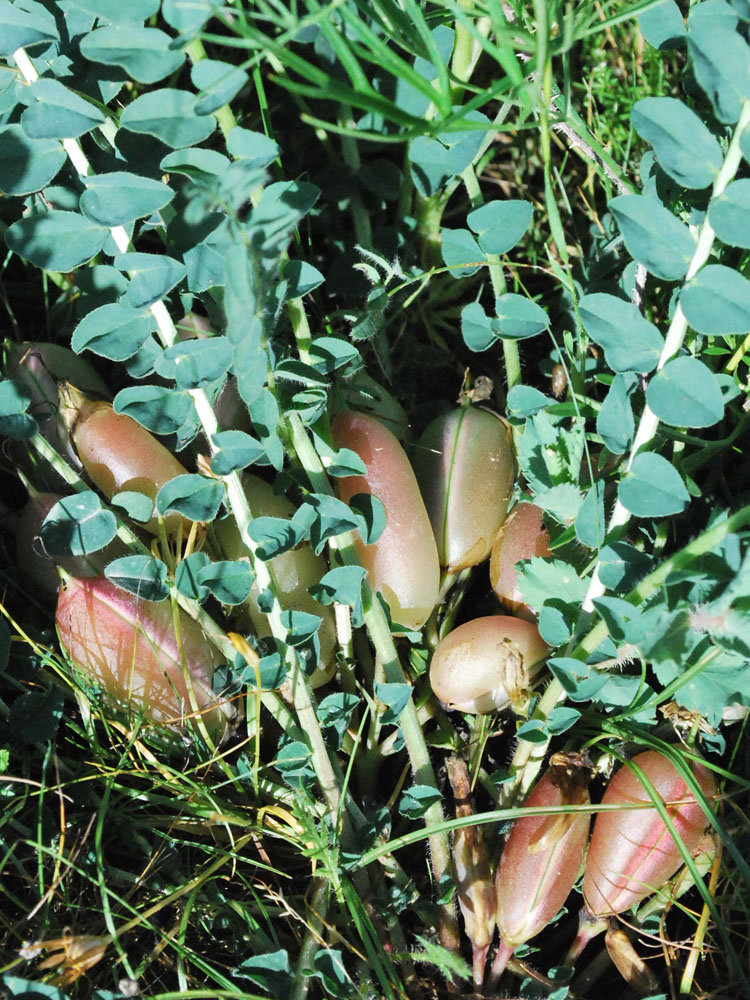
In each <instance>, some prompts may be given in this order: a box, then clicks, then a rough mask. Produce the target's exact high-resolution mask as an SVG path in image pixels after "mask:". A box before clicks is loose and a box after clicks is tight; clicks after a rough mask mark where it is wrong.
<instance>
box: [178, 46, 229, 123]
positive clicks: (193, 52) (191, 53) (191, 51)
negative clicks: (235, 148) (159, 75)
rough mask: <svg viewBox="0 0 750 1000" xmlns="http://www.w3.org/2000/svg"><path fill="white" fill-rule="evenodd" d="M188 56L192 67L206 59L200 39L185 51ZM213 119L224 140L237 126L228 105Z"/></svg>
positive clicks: (223, 105) (215, 112)
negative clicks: (217, 124)
mask: <svg viewBox="0 0 750 1000" xmlns="http://www.w3.org/2000/svg"><path fill="white" fill-rule="evenodd" d="M185 51H186V52H187V55H188V59H189V60H190V62H191V63H193V65H195V64H196V63H197V62H200V61H201V60H202V59H206V58H207V55H206V50H205V48H204V47H203V42H202V41H201V40H200V38H194V39H193V40H192V41H191V42H190V43H189V44H188V46H187V48H186V49H185ZM213 114H214V117H215V118H216V121H217V122H218V123H219V128H220V129H221V132H222V135H223V136H224V138H225V139H226V137H227V136H228V135H229V133H230V132H231V131H232V129H233V128H234V127H235V125H236V124H237V119H236V118H235V117H234V112H233V111H232V109H231V108H230V106H229V105H228V104H222V106H221V107H220V108H218V109H217V110H216V111H214V113H213Z"/></svg>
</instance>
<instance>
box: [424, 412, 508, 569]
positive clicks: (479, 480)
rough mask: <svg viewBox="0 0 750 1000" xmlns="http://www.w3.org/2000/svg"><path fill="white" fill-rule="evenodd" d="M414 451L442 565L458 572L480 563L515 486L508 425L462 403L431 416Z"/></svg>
mask: <svg viewBox="0 0 750 1000" xmlns="http://www.w3.org/2000/svg"><path fill="white" fill-rule="evenodd" d="M414 455H415V458H414V471H415V472H416V474H417V480H418V482H419V486H420V489H421V490H422V496H423V497H424V501H425V506H426V507H427V512H428V514H429V515H430V521H431V522H432V529H433V531H434V532H435V538H436V539H437V546H438V555H439V557H440V564H441V565H442V566H445V567H446V568H447V569H448V570H449V571H450V572H457V571H458V570H462V569H466V568H467V567H469V566H475V565H476V564H477V563H480V562H482V561H483V560H484V559H486V558H487V556H488V555H489V554H490V549H491V547H492V539H493V538H494V537H495V535H496V533H497V531H498V529H499V528H500V526H501V525H502V523H503V521H504V520H505V516H506V514H507V513H508V503H509V501H510V494H511V490H512V489H513V478H514V474H515V468H514V464H515V463H514V460H513V448H512V445H511V435H510V430H509V428H508V425H507V424H506V423H505V421H504V420H502V419H501V418H500V417H497V416H495V414H494V413H490V411H489V410H480V409H477V408H475V407H471V406H469V407H466V406H464V407H462V408H461V409H458V410H453V411H451V412H450V413H445V414H443V416H441V417H438V418H437V420H433V421H432V423H431V424H430V425H429V426H428V427H427V429H426V430H425V431H424V433H423V434H422V436H421V437H420V439H419V442H418V444H417V447H416V449H415V452H414Z"/></svg>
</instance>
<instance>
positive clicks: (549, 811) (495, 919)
mask: <svg viewBox="0 0 750 1000" xmlns="http://www.w3.org/2000/svg"><path fill="white" fill-rule="evenodd" d="M589 766H590V762H589V761H588V760H587V759H586V757H585V755H581V754H562V753H561V754H554V755H553V756H552V758H551V760H550V766H549V769H548V770H547V772H546V774H545V775H544V776H543V777H542V778H541V779H540V780H539V781H538V782H537V784H536V785H535V786H534V788H533V789H532V790H531V792H530V794H529V795H528V797H527V799H526V801H525V803H524V810H528V811H529V812H528V814H527V815H526V814H525V815H523V816H521V817H519V818H518V819H516V820H515V821H514V822H513V825H512V826H511V828H510V831H509V833H508V836H507V839H506V841H505V846H504V848H503V851H502V854H501V856H500V861H499V864H498V866H497V870H496V873H495V878H494V882H493V880H492V879H491V876H490V867H489V863H488V861H487V859H486V852H485V851H484V850H483V849H482V847H481V846H480V847H479V849H477V846H476V838H475V837H474V836H467V831H463V830H462V831H459V835H457V837H456V839H455V840H454V845H453V851H454V858H455V862H456V864H455V867H456V876H457V880H458V896H459V902H460V904H461V909H462V912H463V914H464V923H465V928H466V931H467V935H468V936H469V938H470V940H471V942H472V944H473V947H474V977H475V980H476V983H477V986H481V985H482V982H483V980H484V966H485V958H486V955H487V951H488V949H489V946H490V944H491V942H492V940H493V938H494V933H495V927H497V929H498V930H499V933H500V944H499V946H498V948H497V951H496V954H495V959H494V962H493V965H492V969H491V972H490V974H489V978H488V986H489V989H490V991H494V989H495V987H496V985H497V982H498V980H499V978H500V976H501V975H502V973H503V971H504V969H505V966H506V964H507V962H508V960H509V959H510V957H511V956H512V955H513V953H514V951H515V950H516V949H517V948H518V947H519V946H520V945H522V944H525V943H526V942H527V941H529V940H531V938H533V937H535V936H536V935H537V934H539V932H540V931H542V930H543V929H544V928H545V927H546V926H547V925H548V924H549V923H550V921H551V920H552V919H553V918H554V917H555V916H556V914H557V913H558V912H559V911H560V909H561V908H562V907H563V905H564V904H565V902H566V900H567V898H568V896H569V895H570V893H571V891H572V889H573V887H574V885H575V884H576V882H577V880H578V878H579V876H580V873H581V871H582V870H583V883H582V891H583V900H584V907H583V910H582V911H581V922H580V930H579V934H578V937H577V939H576V941H575V942H574V944H573V946H572V948H571V950H570V953H569V961H570V962H571V964H572V962H573V961H574V960H575V958H576V957H577V956H578V955H579V954H580V952H581V951H582V950H583V948H584V947H585V946H586V944H587V943H588V942H589V940H591V938H592V937H593V936H595V935H596V934H597V933H600V932H601V931H603V930H605V929H606V928H607V925H608V918H611V917H613V916H615V915H617V914H620V913H624V912H625V911H626V910H630V909H631V908H632V907H634V906H636V905H637V904H638V903H640V902H641V901H642V900H644V899H645V898H646V897H647V896H650V895H651V894H652V893H654V892H657V891H658V890H660V889H661V888H662V887H663V886H664V885H665V884H666V883H667V882H668V881H669V879H671V878H672V876H673V875H674V874H675V872H676V871H677V870H678V869H679V868H680V867H681V866H682V864H683V859H684V853H683V852H685V853H687V854H688V855H692V854H694V853H695V852H696V851H697V850H698V849H699V846H702V845H703V843H704V833H705V831H706V827H707V826H708V824H709V816H710V813H711V810H712V804H713V801H714V799H715V797H716V791H717V790H716V784H715V781H714V779H713V776H712V774H711V772H710V771H709V770H708V769H707V768H706V767H705V766H704V765H703V764H702V763H700V762H699V761H697V760H694V761H692V763H691V764H690V765H688V764H687V763H685V764H684V765H683V766H681V767H680V768H678V767H677V766H676V765H675V763H674V762H673V761H672V760H671V759H670V758H669V757H668V756H666V755H665V754H664V753H661V752H659V751H657V750H646V751H644V752H642V753H639V754H637V755H636V756H635V757H633V758H632V759H631V760H630V761H628V762H626V763H625V764H623V765H622V766H621V767H620V768H619V770H618V771H617V772H616V773H615V775H614V777H613V778H612V779H611V780H610V782H609V784H608V786H607V789H606V791H605V793H604V796H603V798H602V801H601V804H600V805H599V806H593V807H592V806H591V803H590V798H589V792H588V778H589V774H588V767H589ZM696 790H697V795H696ZM701 799H702V801H701ZM655 802H659V803H660V804H661V806H662V810H661V811H660V810H659V809H658V808H657V806H656V805H655V804H654V803H655ZM592 809H593V810H599V811H598V814H597V816H596V819H595V822H594V829H593V833H592V835H591V838H590V840H589V828H590V825H591V812H592ZM535 810H540V812H538V813H536V814H535V812H534V811H535ZM665 816H666V819H665ZM479 914H481V918H480V919H478V915H479Z"/></svg>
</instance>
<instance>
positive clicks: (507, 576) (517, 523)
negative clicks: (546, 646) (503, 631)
mask: <svg viewBox="0 0 750 1000" xmlns="http://www.w3.org/2000/svg"><path fill="white" fill-rule="evenodd" d="M549 554H550V549H549V535H548V534H547V532H546V531H545V528H544V524H543V522H542V511H541V509H540V508H539V507H537V506H535V505H534V504H532V503H520V504H518V505H517V506H516V507H515V508H514V509H513V512H512V513H511V515H510V517H509V518H508V520H507V521H506V522H505V524H504V525H503V527H502V528H501V530H500V533H499V534H498V535H497V537H496V538H495V541H494V543H493V545H492V555H491V556H490V583H491V584H492V589H493V590H494V591H495V595H496V597H497V599H498V601H500V603H501V604H502V605H503V607H505V608H507V609H508V611H511V612H512V613H513V614H514V615H518V617H519V618H526V619H527V620H529V621H531V620H532V619H534V618H535V615H534V613H533V611H532V610H531V609H530V608H529V606H528V605H527V604H524V602H523V595H522V594H521V591H520V590H519V589H518V582H517V579H518V578H517V573H516V564H517V563H518V562H520V561H521V560H522V559H532V558H533V557H534V556H548V555H549Z"/></svg>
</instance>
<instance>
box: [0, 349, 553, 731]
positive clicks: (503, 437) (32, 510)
mask: <svg viewBox="0 0 750 1000" xmlns="http://www.w3.org/2000/svg"><path fill="white" fill-rule="evenodd" d="M7 369H8V371H9V374H11V375H12V376H13V377H15V378H17V379H20V380H21V381H22V382H24V383H25V384H26V387H27V389H28V390H29V392H30V394H31V396H32V400H33V402H32V408H31V412H32V413H33V414H34V415H35V416H36V417H37V418H38V420H39V423H40V428H41V431H42V433H43V434H44V436H46V437H47V438H48V439H49V440H50V441H51V442H52V444H53V445H54V446H55V447H56V448H57V450H58V451H60V452H61V453H62V454H63V455H65V457H66V458H67V460H68V461H69V462H71V463H73V464H75V465H77V466H78V468H79V469H82V470H83V471H84V472H85V475H86V476H87V477H88V479H89V481H90V482H91V483H92V484H93V486H94V487H95V488H96V489H98V490H99V491H100V493H101V494H103V496H104V497H106V498H107V499H108V500H109V499H111V498H112V497H113V496H115V495H116V494H118V493H120V492H123V491H136V492H138V493H141V494H144V495H146V496H147V497H149V498H150V499H151V500H154V499H155V497H156V494H157V493H158V491H159V489H160V488H161V487H162V486H163V485H164V484H165V483H166V482H168V481H169V480H171V479H173V478H174V477H176V476H179V475H182V474H185V473H186V472H187V471H188V470H187V469H186V468H185V467H184V466H183V464H182V463H181V462H180V461H179V460H178V459H177V458H176V457H175V456H174V455H173V454H172V453H171V452H170V451H169V450H168V449H167V448H166V447H165V446H164V445H163V444H162V443H161V442H160V441H159V440H157V438H155V437H154V436H153V435H152V434H151V433H150V432H149V431H148V430H146V429H145V428H144V427H142V426H141V425H140V424H138V423H137V422H136V421H134V420H133V419H131V418H130V417H128V416H126V415H124V414H119V413H117V412H115V410H114V409H113V407H112V405H111V403H109V402H108V401H107V400H106V398H103V397H105V396H106V392H107V390H106V386H105V385H104V384H103V383H102V382H101V380H100V379H99V378H98V376H97V375H96V373H95V372H94V371H93V369H91V368H90V366H89V365H88V364H87V363H86V362H85V361H84V360H83V359H81V358H80V357H77V356H76V355H73V354H72V352H69V351H67V350H66V349H64V348H61V347H59V346H57V345H47V344H26V345H14V347H13V349H12V351H11V356H10V358H9V359H8V365H7ZM74 383H77V385H76V384H74ZM78 385H83V386H84V387H85V388H86V389H88V390H89V393H90V394H89V393H87V392H84V391H82V390H81V389H79V388H78V387H77V386H78ZM93 394H95V395H93ZM219 403H220V404H221V400H220V401H219ZM332 438H333V444H334V446H335V447H336V448H350V449H351V450H352V451H354V452H356V453H357V454H358V455H359V456H360V458H361V459H362V461H363V464H364V466H365V468H366V474H365V475H363V476H348V477H344V478H340V479H338V480H337V481H336V485H337V487H338V492H339V496H340V498H341V499H342V500H343V501H345V502H346V501H349V500H350V499H351V497H352V496H354V495H356V494H361V493H366V494H372V495H374V496H376V497H377V498H378V499H379V500H380V501H381V502H382V504H383V507H384V509H385V516H386V527H385V529H384V531H383V532H382V534H381V536H380V538H379V539H378V540H377V541H376V542H375V543H374V544H371V545H365V544H364V543H361V542H360V543H359V545H358V550H359V556H360V559H361V561H362V564H363V566H364V567H365V568H366V569H367V571H368V574H369V579H370V583H371V586H372V588H373V590H375V591H378V592H379V593H381V594H382V595H383V597H384V598H385V599H386V601H387V602H388V605H389V607H390V611H391V616H392V619H393V621H394V622H396V623H398V624H399V625H402V626H403V627H404V629H418V628H421V627H422V625H424V623H425V621H426V620H427V618H428V617H429V616H430V615H431V614H432V613H433V610H434V609H435V607H436V606H437V605H438V603H439V601H440V600H441V596H442V595H441V567H442V568H443V569H444V570H445V571H446V572H447V573H448V574H456V573H459V572H460V571H462V570H464V569H467V568H468V567H471V566H473V565H476V564H478V563H480V562H482V561H484V560H486V559H487V557H488V556H490V555H491V560H490V565H491V573H492V582H493V586H494V588H495V590H496V592H497V594H498V597H499V598H500V600H501V601H502V602H503V603H504V604H505V606H506V608H509V609H512V610H514V611H516V612H517V615H516V616H515V617H511V616H509V615H506V614H497V615H492V616H487V617H483V618H479V619H475V620H474V621H471V622H468V623H466V624H465V625H462V626H461V627H459V628H457V629H455V630H454V631H453V632H451V633H449V634H448V635H447V636H446V638H445V639H444V640H443V641H442V642H441V643H440V645H439V647H438V649H437V650H436V653H435V655H434V657H433V661H432V668H431V674H430V680H431V683H432V686H433V690H434V692H435V694H436V696H437V697H438V699H439V700H440V701H441V702H442V703H443V704H445V705H446V706H447V707H449V708H455V709H459V710H462V711H468V712H487V711H494V710H495V709H498V708H504V707H506V706H507V705H508V704H509V703H511V702H514V703H515V701H516V700H517V699H518V701H519V702H520V701H522V699H523V697H524V694H525V692H526V689H527V687H528V685H529V683H530V681H531V678H532V677H533V671H534V669H535V668H536V666H537V665H538V664H539V663H540V662H541V661H542V660H543V659H544V657H545V655H546V653H547V647H546V645H545V644H544V642H543V641H542V640H541V638H540V636H539V633H538V631H537V629H536V626H535V625H534V624H533V621H530V620H528V619H529V618H530V617H531V616H530V615H529V613H528V610H527V609H525V608H524V606H523V605H522V604H521V602H520V597H519V595H518V593H517V591H516V589H515V562H516V561H517V560H518V559H521V558H528V557H529V556H532V555H537V554H545V553H546V552H547V551H548V549H547V537H546V534H545V532H544V528H543V525H542V522H541V513H540V512H539V511H538V509H537V508H535V507H533V506H532V505H531V504H528V503H524V504H519V505H517V506H516V509H515V510H514V512H513V514H512V515H511V517H510V518H509V519H508V520H507V523H506V515H507V511H508V506H509V503H510V499H511V493H512V489H513V482H514V471H515V470H514V459H513V452H512V447H511V437H510V432H509V428H508V426H507V425H506V423H505V422H504V421H503V420H502V419H501V418H500V417H498V416H496V415H495V414H494V413H491V412H490V411H488V410H484V409H479V408H475V407H472V406H466V407H462V408H460V409H457V410H454V411H451V412H449V413H446V414H444V415H443V416H441V417H439V418H438V419H436V420H435V421H433V423H431V424H430V425H429V426H428V427H427V429H426V430H425V432H424V434H423V435H422V436H421V438H420V439H419V441H418V442H417V443H416V445H415V447H414V449H413V452H412V460H411V461H410V459H409V458H408V457H407V454H406V452H405V450H404V448H403V447H402V446H401V444H400V443H399V441H398V439H397V438H396V436H395V435H394V434H393V433H392V432H391V431H390V430H389V429H388V428H387V427H386V426H385V425H384V424H383V423H381V422H380V421H378V420H377V419H376V418H375V417H373V416H370V415H367V414H364V413H358V412H356V411H353V410H346V411H343V412H341V413H339V414H338V415H337V416H336V417H335V418H334V420H333V423H332ZM243 485H244V487H245V491H246V496H247V499H248V503H249V507H250V511H251V514H252V516H253V517H258V516H272V517H280V518H286V519H289V518H291V516H292V515H293V513H294V510H295V508H294V505H293V504H292V503H291V501H290V500H288V499H287V498H286V497H284V496H278V495H276V494H275V493H274V491H273V488H272V487H271V486H270V485H269V484H268V483H266V482H265V481H263V480H262V479H260V478H258V477H257V476H253V475H250V474H245V476H244V477H243ZM58 499H59V495H56V494H54V493H47V494H45V493H34V494H33V495H32V497H31V499H30V501H29V504H28V505H27V508H26V510H25V511H24V512H23V514H22V516H21V521H20V526H19V531H18V532H17V538H18V546H19V552H18V555H19V565H21V566H22V567H23V568H24V571H25V572H26V573H27V575H30V576H31V578H32V579H33V580H34V582H35V583H38V584H39V586H40V587H42V588H43V589H47V590H50V591H53V592H58V585H59V583H60V581H59V576H58V572H57V567H56V566H55V565H54V564H53V563H52V562H51V561H50V560H49V559H47V558H45V556H44V554H43V553H41V552H40V540H39V534H40V527H41V524H42V522H43V521H44V518H45V516H46V515H47V514H48V513H49V511H50V509H51V508H52V507H53V506H54V504H55V503H56V502H57V500H58ZM208 527H209V531H208V533H207V537H206V538H205V539H204V544H205V545H206V547H207V548H209V551H210V550H211V547H213V552H214V553H215V554H216V555H217V557H219V558H227V559H238V558H243V557H245V556H244V546H243V543H242V539H241V538H240V536H239V533H238V531H237V528H236V526H235V524H234V522H233V520H232V519H231V518H226V519H224V520H222V521H218V522H216V523H215V524H213V525H211V526H208ZM142 528H143V529H144V530H145V532H149V533H151V534H152V535H156V534H157V532H158V522H157V519H156V518H155V517H154V518H152V519H151V520H150V521H148V522H147V523H146V524H144V525H142ZM164 529H165V530H166V531H167V533H171V534H174V533H176V532H177V531H178V530H181V531H182V532H183V534H184V535H185V536H187V534H188V533H189V530H190V523H189V522H188V523H184V521H183V519H182V518H181V517H180V516H179V515H175V514H170V515H168V517H167V519H166V522H165V524H164ZM501 529H502V530H501ZM201 530H203V529H202V528H201ZM118 545H119V543H118V541H117V540H115V542H114V543H112V545H110V546H108V547H107V548H106V549H104V550H102V551H100V552H97V553H94V554H93V555H91V556H88V557H84V558H72V557H68V558H62V559H57V560H56V562H57V563H58V565H60V566H61V567H62V569H63V570H64V571H65V572H64V574H63V582H62V585H61V586H59V597H58V609H57V628H58V633H59V636H60V640H61V642H62V645H63V646H64V648H65V649H66V651H67V653H68V655H69V658H70V659H71V660H72V662H74V663H75V664H76V665H77V666H78V667H79V668H80V670H81V671H82V672H83V673H84V674H85V675H86V676H88V677H90V678H91V679H92V680H93V681H94V682H95V683H96V684H97V685H98V686H99V687H100V688H101V689H102V690H103V691H104V692H105V694H107V695H108V696H109V697H110V698H111V699H112V700H114V701H115V702H116V703H117V704H118V705H120V706H123V707H126V708H127V709H128V710H129V711H130V712H131V714H133V713H134V712H137V713H140V714H142V715H143V717H144V718H145V719H147V720H149V721H153V722H156V723H159V724H164V723H169V724H171V725H177V726H180V725H183V726H184V724H185V722H186V721H187V719H188V718H191V717H192V718H195V717H196V715H201V716H203V717H204V721H208V722H209V723H210V726H211V728H212V729H213V730H217V727H218V731H219V732H223V731H224V730H225V729H226V727H225V723H226V722H227V720H228V719H230V718H231V715H232V712H231V710H230V709H229V706H227V705H226V704H224V703H222V702H221V700H220V699H219V698H217V696H215V695H213V694H212V693H211V680H212V676H213V672H214V666H215V664H216V663H217V662H218V660H219V659H220V657H219V656H218V654H217V652H216V650H215V649H214V648H213V646H212V645H211V643H210V642H209V641H208V639H207V638H206V637H205V636H204V635H203V634H202V632H201V630H200V629H199V628H198V627H197V626H196V625H195V623H194V622H192V621H190V620H189V617H188V616H187V615H185V614H184V613H183V612H176V613H175V616H174V617H175V620H174V621H172V613H171V611H170V610H169V608H168V607H167V606H166V605H163V606H162V605H159V606H157V605H156V604H155V603H153V602H150V601H147V600H144V599H142V598H140V597H138V596H136V595H133V594H131V593H129V592H127V591H124V590H120V589H118V588H117V587H115V586H114V585H113V584H111V583H110V582H108V581H107V579H106V578H105V577H104V576H103V568H104V566H106V565H107V563H108V562H109V561H110V560H111V559H112V558H113V556H116V555H122V554H124V550H123V549H122V548H121V547H118ZM326 570H327V565H326V563H325V561H324V558H323V556H322V555H316V553H315V552H314V551H313V550H312V548H311V547H310V546H309V545H307V544H301V545H298V546H297V547H296V548H295V549H293V550H292V551H290V552H286V553H283V554H281V555H278V556H277V557H275V558H274V559H273V561H272V571H273V575H274V579H275V581H276V585H277V588H278V591H279V598H280V601H281V604H282V606H283V607H285V608H289V609H292V610H301V611H308V612H311V613H314V614H317V615H318V616H320V617H321V618H322V619H323V622H322V625H321V628H320V630H319V639H320V647H321V654H320V666H319V669H318V671H317V672H316V674H315V675H314V676H313V678H312V681H313V685H314V686H317V685H319V684H322V683H325V682H326V681H327V680H329V679H330V678H331V677H332V675H333V672H334V669H335V647H336V632H335V619H334V614H333V611H332V609H331V608H330V607H324V606H321V605H320V604H318V603H317V602H315V601H314V600H313V598H312V597H311V595H310V594H309V590H308V588H310V587H311V586H312V585H313V584H314V583H317V582H318V581H319V580H320V578H321V577H322V576H323V575H324V574H325V572H326ZM230 621H231V625H232V627H233V628H234V629H237V630H239V631H244V632H245V633H248V632H252V633H253V634H255V635H257V636H263V635H267V634H268V631H269V628H268V622H267V619H266V616H265V615H264V614H263V612H262V611H261V609H260V607H259V605H258V600H257V593H255V592H253V593H251V594H250V596H249V597H248V599H247V600H246V601H245V602H244V604H243V605H242V606H240V607H235V608H233V609H231V616H230ZM176 633H177V634H179V635H180V636H182V637H183V639H184V641H183V642H182V645H181V646H180V647H179V648H178V646H176V645H175V642H176V641H177V640H176V639H175V634H176Z"/></svg>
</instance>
